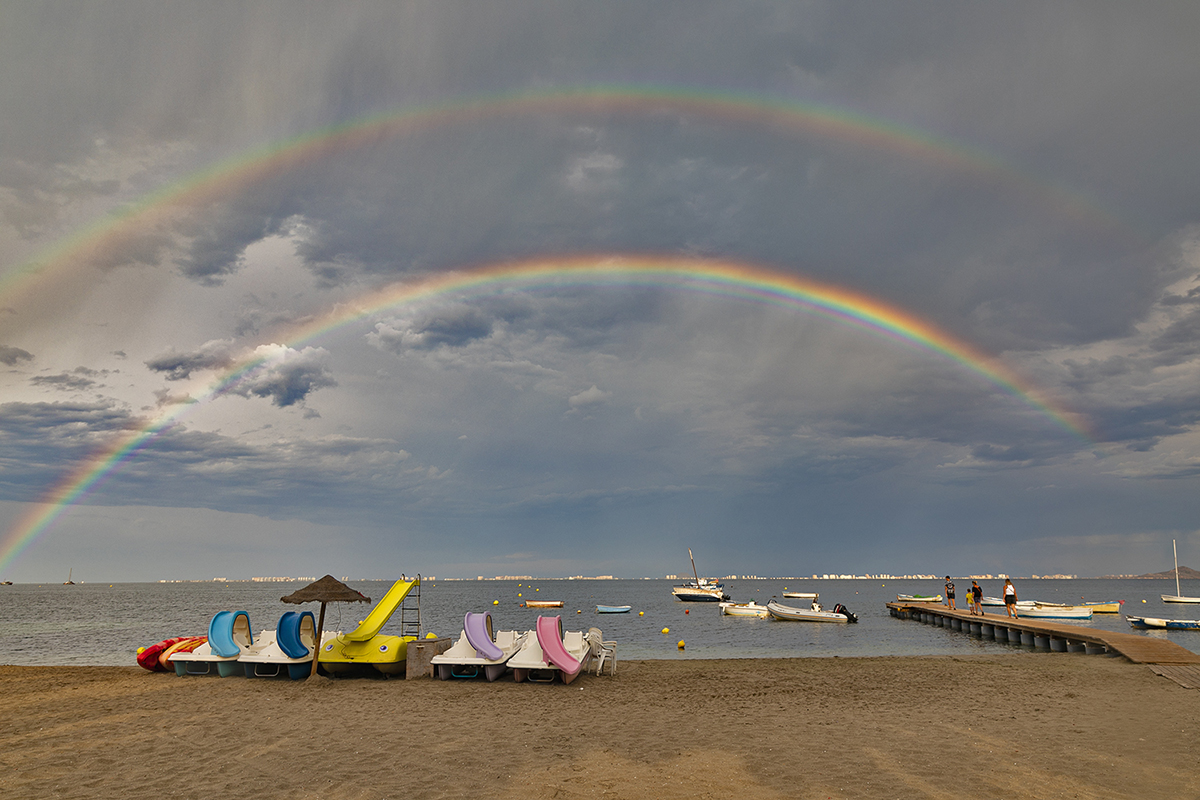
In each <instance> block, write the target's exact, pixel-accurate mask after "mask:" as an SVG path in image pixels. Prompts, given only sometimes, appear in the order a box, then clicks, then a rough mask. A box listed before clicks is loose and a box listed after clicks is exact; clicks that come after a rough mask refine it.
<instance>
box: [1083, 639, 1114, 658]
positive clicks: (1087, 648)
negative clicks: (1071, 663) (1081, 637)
mask: <svg viewBox="0 0 1200 800" xmlns="http://www.w3.org/2000/svg"><path fill="white" fill-rule="evenodd" d="M1083 652H1085V653H1087V654H1088V655H1089V656H1098V655H1104V654H1105V653H1107V652H1108V648H1107V647H1105V646H1104V645H1102V644H1092V643H1091V642H1084V645H1083Z"/></svg>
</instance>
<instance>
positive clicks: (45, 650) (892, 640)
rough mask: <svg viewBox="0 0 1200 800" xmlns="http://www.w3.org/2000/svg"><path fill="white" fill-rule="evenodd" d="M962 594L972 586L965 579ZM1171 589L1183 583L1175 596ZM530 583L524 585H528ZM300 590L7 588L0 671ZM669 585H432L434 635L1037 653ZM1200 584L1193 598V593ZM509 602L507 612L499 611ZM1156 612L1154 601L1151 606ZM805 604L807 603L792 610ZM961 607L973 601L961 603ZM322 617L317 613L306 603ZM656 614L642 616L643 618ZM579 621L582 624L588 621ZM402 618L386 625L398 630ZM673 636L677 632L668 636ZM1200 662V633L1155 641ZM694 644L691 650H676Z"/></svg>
mask: <svg viewBox="0 0 1200 800" xmlns="http://www.w3.org/2000/svg"><path fill="white" fill-rule="evenodd" d="M347 583H349V584H350V585H351V586H353V587H354V588H355V589H358V590H359V591H361V592H362V593H363V594H365V595H367V596H368V597H370V598H372V599H373V600H378V599H379V598H380V597H382V596H383V594H384V593H385V592H386V591H387V590H388V588H389V587H390V586H391V582H383V581H348V582H347ZM957 583H958V584H959V587H960V594H965V587H966V586H969V585H970V582H969V581H967V582H964V581H958V582H957ZM1015 583H1016V585H1017V592H1018V594H1019V595H1020V596H1021V598H1022V599H1029V600H1035V599H1036V600H1045V601H1050V602H1077V601H1079V600H1080V599H1081V598H1086V599H1087V600H1089V601H1100V600H1125V601H1126V605H1125V608H1126V609H1127V610H1129V611H1130V613H1135V614H1141V615H1148V616H1161V617H1184V618H1200V607H1192V608H1189V607H1187V606H1168V605H1166V604H1164V603H1163V602H1162V600H1161V599H1160V597H1159V595H1160V594H1162V593H1164V592H1169V593H1174V590H1175V584H1174V583H1173V582H1169V581H1160V580H1124V581H1120V580H1100V579H1079V580H1062V581H1056V580H1018V581H1015ZM1168 583H1169V584H1170V585H1169V586H1168ZM518 584H521V585H520V586H518ZM301 585H303V584H301V583H295V584H290V583H240V582H234V583H164V584H160V583H117V584H111V585H110V584H96V583H85V584H79V585H75V586H62V585H58V584H41V585H39V584H17V585H13V586H0V664H20V665H44V666H56V665H101V666H114V665H132V664H134V663H135V661H134V657H135V654H136V652H137V648H138V647H139V646H145V645H150V644H153V643H155V642H157V641H160V640H162V639H165V638H167V637H170V636H183V635H199V634H203V633H206V632H207V629H208V621H209V619H211V618H212V615H213V614H214V613H216V612H217V611H222V610H244V611H246V612H248V613H249V615H250V622H251V625H252V627H253V629H254V631H255V633H256V634H257V633H258V631H260V630H263V629H273V628H274V627H275V623H276V622H277V621H278V619H279V617H280V615H281V614H282V613H283V612H284V611H288V610H295V609H296V608H297V607H296V606H292V605H286V604H284V603H281V602H280V600H279V598H280V597H282V596H283V595H286V594H290V593H291V592H293V591H295V590H296V589H298V588H299V587H300V586H301ZM982 585H983V588H984V591H985V593H986V594H988V595H999V594H1000V589H1001V584H1000V582H999V581H984V582H982ZM671 586H672V582H671V581H665V580H616V581H587V580H575V581H565V580H540V581H539V580H534V581H433V582H427V583H426V584H425V585H424V586H423V587H422V591H421V619H422V633H425V632H430V631H431V632H434V633H437V634H439V635H442V636H457V635H458V634H459V631H460V630H461V628H462V617H463V614H464V612H467V611H485V610H486V611H491V613H492V619H493V622H494V627H495V629H496V630H503V629H517V630H529V629H531V628H533V626H534V623H535V620H536V618H537V615H538V614H539V613H542V614H559V613H561V614H562V616H563V622H564V627H565V628H566V629H567V630H580V629H582V630H586V629H587V628H590V627H593V626H594V627H598V628H600V629H601V630H602V631H603V632H604V638H605V639H612V640H615V641H616V642H617V644H618V655H619V656H620V657H621V658H635V659H644V658H659V659H667V658H744V657H749V658H765V657H805V656H809V657H812V656H825V657H828V656H843V657H845V656H904V655H938V654H941V655H958V654H965V653H992V654H996V653H1012V654H1013V655H1014V656H1016V655H1019V654H1022V653H1025V652H1029V651H1026V650H1022V649H1021V648H1020V647H1018V646H1011V645H1006V644H998V643H996V642H984V641H980V640H977V639H972V638H970V637H969V636H966V635H964V634H962V633H955V632H953V631H950V630H948V629H944V628H935V627H933V626H929V625H922V624H920V623H916V622H910V621H903V620H897V619H894V618H892V617H891V616H890V615H889V614H888V612H887V609H886V608H885V607H884V603H886V602H887V601H889V600H894V599H895V597H896V594H898V593H905V594H936V593H938V592H940V591H941V589H942V587H941V582H935V581H882V582H881V581H870V580H845V581H834V580H829V581H774V580H734V581H725V589H726V591H727V592H729V594H730V595H732V597H733V599H734V600H736V601H739V602H746V601H749V600H756V601H758V602H760V603H764V604H765V603H766V601H767V600H768V599H770V598H771V597H772V596H773V595H774V596H779V597H780V598H781V599H782V593H783V591H784V590H785V587H786V588H787V589H788V590H791V591H815V592H820V595H821V602H822V603H823V604H824V605H825V607H826V608H827V609H832V608H833V606H834V604H835V603H842V604H844V605H845V606H846V607H847V608H849V609H850V610H851V611H853V612H854V613H856V614H858V617H859V624H857V625H840V624H839V625H833V624H814V623H804V622H777V621H774V620H770V619H753V618H738V617H726V616H723V615H722V614H721V613H720V610H719V609H718V608H717V607H716V605H715V604H709V603H681V602H679V601H677V600H675V599H674V598H673V597H672V596H671ZM518 593H520V594H523V595H524V598H526V599H527V598H534V599H544V600H562V601H563V602H564V603H565V606H564V608H562V609H554V610H545V609H543V610H541V611H538V610H534V609H525V608H521V607H519V606H518V603H520V602H521V600H522V598H518V596H517V595H518ZM1189 593H1190V594H1200V587H1194V588H1191V589H1189V588H1188V587H1184V594H1189ZM495 600H498V601H499V604H498V605H493V601H495ZM1143 601H1145V602H1143ZM783 602H785V603H791V604H793V605H803V604H804V603H805V601H803V600H785V601H783ZM597 604H604V605H631V606H633V611H632V612H630V613H629V614H597V613H596V605H597ZM960 605H961V600H960ZM306 608H311V609H312V610H313V611H314V612H316V610H317V608H318V606H317V605H316V604H311V605H309V606H306ZM368 608H369V606H368V605H367V604H357V603H356V604H345V603H334V604H331V605H330V606H329V607H328V610H327V611H326V623H325V624H326V629H327V630H328V629H335V630H338V629H340V630H350V629H352V628H353V627H354V626H356V625H357V624H358V622H359V620H361V619H362V618H363V617H364V616H365V615H366V612H367V610H368ZM639 611H641V612H644V615H642V616H639V615H638V612H639ZM576 612H579V613H576ZM398 624H399V615H398V614H397V615H396V618H395V619H394V620H393V621H392V622H390V623H389V624H388V626H387V627H385V628H384V632H385V633H398V630H397V629H398ZM1080 624H1082V625H1084V626H1086V627H1091V628H1099V629H1107V630H1115V631H1122V632H1126V633H1130V632H1133V633H1139V632H1137V631H1133V630H1132V629H1131V628H1130V627H1129V625H1128V623H1126V622H1125V621H1124V619H1122V618H1121V617H1120V616H1119V615H1115V614H1096V615H1095V616H1094V617H1093V618H1092V621H1091V622H1090V623H1080ZM663 628H669V629H670V632H669V633H667V634H663V633H662V632H661V631H662V629H663ZM1140 635H1145V636H1153V637H1161V638H1167V639H1170V640H1171V641H1174V642H1177V643H1179V644H1180V645H1182V646H1184V647H1186V648H1187V649H1189V650H1192V651H1193V652H1200V631H1147V632H1140ZM681 639H682V640H683V641H684V642H685V648H684V649H683V650H680V649H679V648H678V646H677V643H678V642H679V641H680V640H681Z"/></svg>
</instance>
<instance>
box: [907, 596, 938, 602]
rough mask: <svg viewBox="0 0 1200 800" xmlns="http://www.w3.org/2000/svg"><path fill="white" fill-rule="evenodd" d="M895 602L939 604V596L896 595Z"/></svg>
mask: <svg viewBox="0 0 1200 800" xmlns="http://www.w3.org/2000/svg"><path fill="white" fill-rule="evenodd" d="M896 602H901V603H940V602H942V596H941V595H896Z"/></svg>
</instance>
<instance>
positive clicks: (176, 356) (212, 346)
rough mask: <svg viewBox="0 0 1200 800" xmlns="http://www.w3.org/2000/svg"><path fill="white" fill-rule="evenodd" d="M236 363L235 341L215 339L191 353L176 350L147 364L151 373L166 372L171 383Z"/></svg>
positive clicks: (156, 357)
mask: <svg viewBox="0 0 1200 800" xmlns="http://www.w3.org/2000/svg"><path fill="white" fill-rule="evenodd" d="M233 362H234V353H233V341H232V340H228V339H219V340H217V339H214V340H213V341H211V342H205V343H204V344H203V345H201V346H200V347H199V348H197V349H196V350H193V351H192V352H190V353H178V352H175V351H174V350H171V351H170V352H167V353H163V354H162V355H160V356H155V357H154V358H152V359H150V360H149V361H147V362H146V367H147V368H148V369H149V370H150V371H151V372H164V373H166V378H167V380H169V381H180V380H186V379H187V378H190V377H191V375H192V373H193V372H198V371H201V370H219V369H225V368H227V367H229V366H232V364H233Z"/></svg>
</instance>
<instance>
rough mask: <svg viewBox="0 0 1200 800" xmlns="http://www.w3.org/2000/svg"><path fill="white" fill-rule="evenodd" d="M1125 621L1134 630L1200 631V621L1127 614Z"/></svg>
mask: <svg viewBox="0 0 1200 800" xmlns="http://www.w3.org/2000/svg"><path fill="white" fill-rule="evenodd" d="M1125 620H1126V621H1127V622H1128V623H1129V624H1130V625H1131V626H1133V627H1134V628H1142V629H1145V628H1157V629H1165V630H1171V631H1195V630H1200V619H1159V618H1157V617H1131V616H1129V615H1128V614H1126V615H1125Z"/></svg>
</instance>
